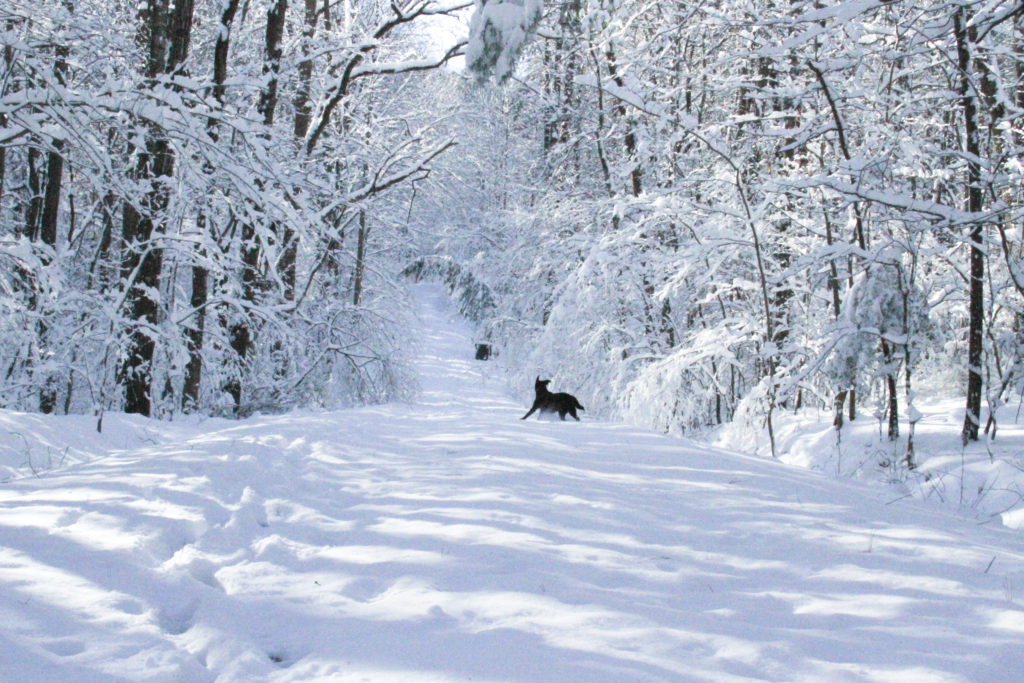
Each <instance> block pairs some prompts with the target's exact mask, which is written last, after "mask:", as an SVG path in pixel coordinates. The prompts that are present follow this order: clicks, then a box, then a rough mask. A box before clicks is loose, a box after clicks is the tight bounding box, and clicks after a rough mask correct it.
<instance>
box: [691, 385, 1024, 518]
mask: <svg viewBox="0 0 1024 683" xmlns="http://www.w3.org/2000/svg"><path fill="white" fill-rule="evenodd" d="M915 406H916V408H917V409H918V410H919V411H920V418H919V420H918V421H917V424H916V425H915V428H914V437H913V443H914V464H915V468H914V469H912V470H908V468H907V467H906V466H905V458H906V452H907V436H908V433H909V425H908V424H907V422H906V421H905V420H904V421H903V422H902V423H901V424H900V436H899V438H897V439H896V440H894V441H891V440H890V439H889V438H888V436H887V425H886V423H885V422H884V419H885V417H884V416H882V417H881V418H880V417H879V416H872V415H870V414H869V415H861V416H860V417H858V418H857V419H856V420H855V421H853V422H850V421H848V420H847V421H846V422H845V424H844V426H843V429H842V431H841V432H838V433H837V432H836V430H835V429H834V428H833V427H832V424H831V421H832V415H831V414H830V413H828V412H825V411H814V410H803V411H800V412H798V413H792V412H786V411H779V412H777V413H776V415H775V418H774V420H775V426H776V449H777V452H778V454H779V460H781V461H782V462H785V463H788V464H791V465H797V466H800V467H805V468H808V469H812V470H817V471H820V472H822V473H823V474H825V475H828V476H832V477H838V478H852V479H860V480H864V481H871V482H875V483H877V484H881V485H884V486H887V487H890V491H891V492H892V493H893V495H894V496H895V495H905V496H909V497H913V498H916V499H918V500H922V501H926V502H928V503H929V504H933V505H938V506H941V507H945V508H947V509H949V510H951V511H954V512H956V513H958V514H960V515H961V516H965V517H967V518H970V519H974V520H975V521H977V522H978V523H982V524H988V523H992V524H1005V525H1006V526H1008V527H1011V528H1014V529H1020V528H1021V527H1024V421H1022V419H1021V414H1020V405H1019V402H1018V401H1014V402H1013V404H1012V405H1005V406H1002V407H1000V408H999V409H998V411H997V412H996V417H997V418H998V419H997V421H996V429H995V438H994V439H993V438H984V439H982V440H980V441H978V442H975V443H971V444H968V445H967V447H966V448H964V447H961V445H960V430H961V428H962V426H963V422H964V402H963V399H962V398H944V399H918V401H917V402H916V403H915ZM982 419H984V420H986V421H987V419H988V411H986V412H985V414H984V415H983V416H982ZM990 435H991V432H990ZM709 441H710V442H712V443H714V444H716V445H718V446H721V447H723V448H730V449H734V450H740V451H745V452H750V453H758V454H760V455H770V447H769V445H768V444H769V442H768V437H767V434H766V433H765V431H764V429H763V422H762V423H760V424H757V425H753V426H751V425H743V424H742V423H741V422H739V421H737V422H735V423H732V424H729V425H726V426H725V427H724V428H722V429H720V430H717V431H716V432H715V433H714V434H713V435H712V437H711V438H710V439H709Z"/></svg>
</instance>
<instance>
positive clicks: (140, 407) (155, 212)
mask: <svg viewBox="0 0 1024 683" xmlns="http://www.w3.org/2000/svg"><path fill="white" fill-rule="evenodd" d="M192 11H193V3H192V0H176V2H175V4H174V6H173V8H169V7H168V3H167V0H154V2H152V3H151V4H150V5H145V6H143V9H142V10H141V11H140V13H139V20H140V32H141V34H142V37H144V38H145V39H146V42H147V44H148V48H149V52H148V59H147V65H146V76H147V78H148V79H149V82H150V84H155V80H156V78H157V76H159V75H161V74H170V73H173V72H174V71H175V70H176V69H177V68H178V67H179V66H180V65H181V63H182V62H183V61H184V59H185V56H186V55H187V53H188V45H189V40H190V36H191V30H192ZM173 171H174V152H173V150H172V149H171V147H170V144H169V143H168V141H167V140H166V139H165V138H164V137H163V136H162V134H161V133H160V132H159V131H152V132H151V138H150V140H148V141H147V143H146V150H145V151H144V152H140V154H139V164H138V168H137V174H138V177H139V178H140V179H142V180H146V179H148V180H149V182H150V185H151V187H152V189H151V190H149V192H148V194H147V195H146V197H145V198H144V201H143V207H142V208H143V211H142V212H141V213H140V212H138V211H136V210H135V209H134V207H132V206H131V205H130V204H126V205H125V211H124V220H123V236H124V243H125V250H126V251H125V255H124V260H123V262H122V274H124V275H125V276H127V277H128V278H131V277H132V276H134V278H135V279H134V281H131V280H129V283H128V286H129V287H130V291H129V295H128V297H127V304H128V311H129V316H130V317H131V319H132V321H133V323H134V326H133V328H132V330H131V331H130V334H129V339H128V348H127V350H126V354H125V360H124V363H123V364H122V367H121V376H122V378H123V381H124V388H125V412H128V413H139V414H142V415H147V416H149V415H152V408H153V406H152V383H153V375H152V373H153V358H154V354H155V350H156V339H155V327H156V325H157V323H158V316H159V302H158V301H156V299H155V298H154V292H156V291H158V289H159V285H160V274H161V272H162V270H163V255H162V253H161V251H160V249H159V248H158V247H157V245H156V244H155V243H154V240H153V238H154V237H155V236H157V235H158V234H159V233H161V232H163V229H164V228H163V226H162V225H161V224H160V223H159V221H162V220H163V213H164V211H165V209H166V208H167V204H168V194H167V193H168V188H167V181H166V178H168V177H170V176H171V174H172V173H173Z"/></svg>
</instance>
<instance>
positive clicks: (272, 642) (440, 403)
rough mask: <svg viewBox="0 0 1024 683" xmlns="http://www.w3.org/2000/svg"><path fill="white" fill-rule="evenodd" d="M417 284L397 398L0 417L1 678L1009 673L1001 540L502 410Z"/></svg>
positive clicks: (1014, 658)
mask: <svg viewBox="0 0 1024 683" xmlns="http://www.w3.org/2000/svg"><path fill="white" fill-rule="evenodd" d="M416 294H417V298H418V300H419V302H420V306H421V309H422V316H421V318H422V327H423V329H422V343H421V346H420V348H419V350H418V358H419V360H418V362H417V364H416V369H417V371H418V373H419V378H420V384H421V389H422V391H421V394H420V397H419V399H418V400H416V401H415V402H410V403H391V404H387V405H382V406H375V407H365V408H357V409H350V410H344V411H336V412H321V413H313V412H294V413H291V414H287V415H277V416H270V417H267V416H254V417H252V418H249V419H246V420H241V421H237V422H229V421H223V420H207V421H203V422H194V423H171V424H160V423H153V422H147V421H142V420H135V419H131V418H127V417H124V416H113V415H108V416H107V418H106V419H105V421H104V432H103V434H102V435H97V434H95V431H94V420H92V419H84V418H73V417H45V418H44V417H38V416H28V415H21V414H14V413H0V416H2V419H3V432H4V434H3V441H2V444H3V449H2V450H0V453H2V456H0V457H2V458H3V464H4V466H5V467H7V469H6V470H5V476H6V477H7V479H8V480H7V481H6V482H5V483H3V484H2V485H0V619H2V623H3V625H4V626H3V629H0V680H4V681H7V680H16V681H21V680H25V681H28V680H32V681H46V680H75V681H89V680H103V681H106V680H111V679H129V680H141V679H147V680H168V681H182V680H184V681H207V680H224V681H253V680H273V681H284V680H317V679H319V680H374V681H377V680H445V681H447V680H502V681H567V680H573V681H601V680H615V681H637V680H672V681H680V680H715V681H721V680H742V679H755V680H757V679H761V680H829V681H841V680H848V681H852V680H872V679H877V680H881V679H885V680H892V679H900V680H914V681H924V680H985V681H1009V680H1019V679H1020V677H1021V674H1022V673H1024V663H1022V660H1021V658H1020V647H1019V644H1020V639H1021V637H1022V635H1024V606H1022V605H1021V596H1020V593H1021V590H1022V589H1024V552H1021V551H1020V550H1019V549H1020V535H1019V532H1017V531H1014V530H1011V529H1007V528H1005V527H1002V526H1000V525H997V524H989V525H982V524H978V523H977V522H976V521H975V520H973V519H966V518H965V517H964V516H963V515H959V514H957V513H956V510H955V509H950V508H948V507H936V506H930V505H926V504H922V503H921V502H920V501H919V500H916V499H915V498H914V497H911V496H906V495H904V494H902V493H901V492H900V491H899V490H895V489H893V488H891V487H881V486H878V485H876V484H873V483H872V484H868V483H864V482H859V481H854V480H850V479H849V478H845V479H840V480H836V479H833V478H830V477H826V476H822V474H821V473H818V472H811V471H807V470H806V469H802V468H799V467H793V466H790V465H787V464H785V463H780V462H777V461H772V460H771V459H768V458H764V457H754V456H749V455H742V454H738V453H735V452H730V451H726V450H723V449H720V448H714V447H711V446H705V445H700V444H696V443H693V442H690V441H686V440H680V439H672V438H668V437H664V436H660V435H657V434H652V433H650V432H648V431H644V430H640V429H635V428H630V427H626V426H623V425H616V424H609V423H603V422H600V421H596V420H594V419H593V418H591V417H589V416H586V415H585V416H584V420H583V422H581V423H576V422H572V421H569V422H566V423H562V422H558V421H544V420H533V419H531V420H529V421H520V420H519V419H518V418H519V417H520V416H521V415H522V414H523V413H524V412H525V410H526V408H527V406H528V405H529V402H530V399H531V398H532V397H531V396H525V395H524V396H516V397H511V396H509V395H508V392H507V388H506V384H505V380H504V378H503V377H502V376H501V372H500V368H499V367H498V366H496V365H495V364H493V363H489V362H486V363H481V362H476V361H474V360H472V358H473V348H472V346H471V344H470V332H469V330H468V328H467V327H465V325H464V324H463V323H462V322H461V321H459V320H456V319H454V318H453V317H452V316H451V315H450V314H449V313H447V312H446V311H447V309H446V305H445V302H444V300H443V294H442V291H441V290H440V288H438V287H432V286H419V287H417V290H416ZM557 388H559V389H565V388H567V387H557ZM583 402H584V404H585V405H586V400H584V401H583ZM865 424H866V422H865ZM858 429H859V426H858ZM927 431H928V430H926V429H925V427H924V424H922V425H921V426H919V435H920V439H921V440H920V442H919V443H920V448H921V450H922V451H923V450H925V449H926V448H927V439H928V437H927ZM1003 435H1005V436H1006V437H1007V438H1013V434H1012V433H1010V429H1009V426H1008V425H1004V426H1003V427H1002V431H1001V432H1000V438H1003ZM784 438H785V437H784ZM746 445H747V446H749V444H746ZM821 447H822V448H824V447H825V444H822V445H821ZM790 450H792V452H793V453H794V454H797V453H798V449H790ZM794 457H798V456H797V455H794ZM808 457H812V456H808ZM858 457H863V456H857V455H855V454H854V453H853V452H847V451H845V450H844V451H843V456H842V465H841V467H842V468H843V470H844V471H846V467H847V465H848V464H850V466H851V467H852V464H853V463H855V462H857V458H858ZM813 458H816V459H817V461H820V462H825V461H824V460H822V458H824V456H817V455H814V456H813ZM43 459H45V465H46V466H45V467H44V466H43ZM28 462H31V463H33V464H32V465H31V466H26V463H28ZM805 464H806V463H805ZM810 464H813V463H810ZM867 467H868V464H865V465H864V468H867ZM862 469H863V468H862ZM922 469H924V468H922ZM949 488H950V487H949V486H948V485H947V487H946V490H947V495H948V492H949Z"/></svg>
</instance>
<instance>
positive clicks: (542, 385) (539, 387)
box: [533, 375, 551, 394]
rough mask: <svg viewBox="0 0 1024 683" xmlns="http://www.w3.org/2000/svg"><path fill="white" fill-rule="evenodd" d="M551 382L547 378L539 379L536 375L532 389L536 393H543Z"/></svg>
mask: <svg viewBox="0 0 1024 683" xmlns="http://www.w3.org/2000/svg"><path fill="white" fill-rule="evenodd" d="M550 382H551V380H549V379H541V378H540V375H537V379H536V380H534V382H533V390H534V391H536V392H537V393H538V394H543V393H544V392H546V391H547V390H548V384H549V383H550Z"/></svg>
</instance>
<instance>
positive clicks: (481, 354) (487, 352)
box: [476, 344, 491, 360]
mask: <svg viewBox="0 0 1024 683" xmlns="http://www.w3.org/2000/svg"><path fill="white" fill-rule="evenodd" d="M490 357H491V345H490V344H477V345H476V359H477V360H488V359H489V358H490Z"/></svg>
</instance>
